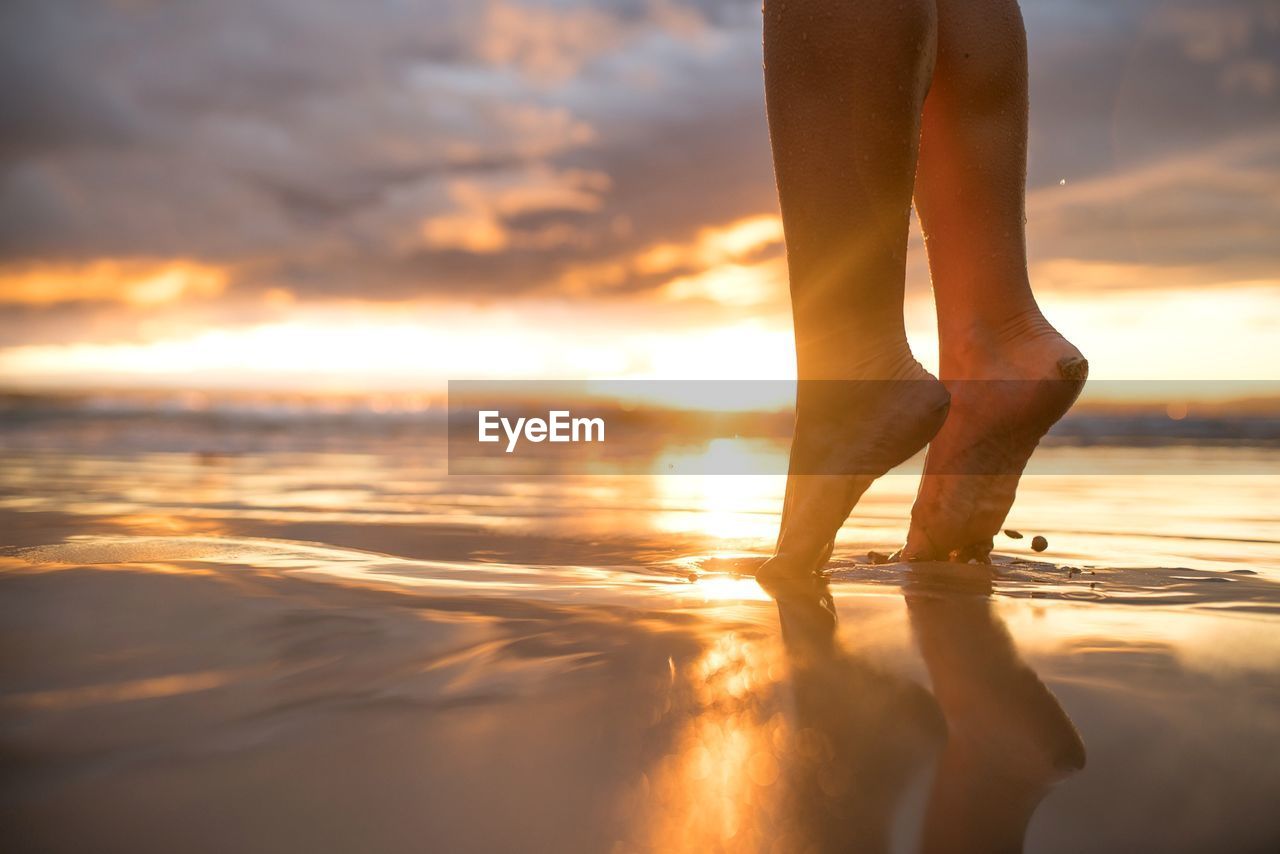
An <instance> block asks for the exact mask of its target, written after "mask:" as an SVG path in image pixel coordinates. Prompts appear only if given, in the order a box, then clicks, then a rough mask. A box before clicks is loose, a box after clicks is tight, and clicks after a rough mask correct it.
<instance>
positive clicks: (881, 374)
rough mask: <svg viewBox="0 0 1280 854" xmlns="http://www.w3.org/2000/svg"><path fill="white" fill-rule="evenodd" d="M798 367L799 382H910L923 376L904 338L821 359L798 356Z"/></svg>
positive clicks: (875, 343)
mask: <svg viewBox="0 0 1280 854" xmlns="http://www.w3.org/2000/svg"><path fill="white" fill-rule="evenodd" d="M798 364H799V369H800V370H799V376H800V379H802V380H898V379H913V378H916V377H917V376H919V375H920V374H921V373H923V372H924V368H922V367H920V363H919V362H918V361H916V358H915V356H914V355H912V353H911V347H910V345H908V344H907V340H906V337H905V336H904V337H902V338H901V339H900V340H889V341H879V342H868V341H865V340H864V341H861V342H859V344H858V346H856V347H854V348H847V349H845V350H844V351H843V352H841V353H838V354H833V355H830V356H824V357H822V358H815V357H812V356H809V357H807V358H806V356H805V355H804V354H801V355H800V358H799V360H798Z"/></svg>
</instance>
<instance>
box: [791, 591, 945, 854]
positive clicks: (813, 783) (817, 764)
mask: <svg viewBox="0 0 1280 854" xmlns="http://www.w3.org/2000/svg"><path fill="white" fill-rule="evenodd" d="M766 589H767V590H768V591H769V593H770V594H771V595H772V596H773V597H774V599H775V600H776V601H777V604H778V618H779V622H780V623H781V625H782V637H783V642H784V643H785V645H786V650H787V660H788V662H789V664H790V669H791V680H792V684H793V686H794V690H795V709H796V721H795V734H794V738H793V742H792V744H791V750H790V751H789V754H790V756H789V762H788V763H787V765H788V768H787V778H786V779H787V783H788V785H787V796H786V797H787V801H786V803H785V804H784V810H783V814H784V815H786V816H788V817H789V819H791V820H792V821H794V823H795V826H794V827H785V828H778V830H779V831H780V832H781V833H783V834H785V837H786V840H787V842H788V844H787V850H797V851H801V850H813V851H824V852H825V851H833V852H834V851H868V852H874V851H885V850H888V847H889V841H890V840H889V831H890V825H891V822H892V819H893V816H894V812H895V808H896V806H897V804H898V801H899V799H900V798H901V796H902V795H903V793H904V791H905V790H906V787H907V786H908V785H909V784H910V782H911V780H912V778H913V777H914V776H915V774H916V772H917V771H919V770H920V769H921V767H922V766H923V765H924V763H925V762H926V760H927V759H928V757H929V756H931V755H933V753H934V752H936V750H937V747H938V745H939V744H940V742H941V740H942V732H943V722H942V720H941V718H940V716H939V715H938V710H937V706H936V704H934V702H933V700H932V699H931V698H930V697H929V694H928V692H927V691H926V690H925V689H924V688H922V687H921V686H920V685H918V684H916V683H914V682H911V681H909V680H907V679H903V678H901V677H897V676H893V675H891V674H889V673H885V672H882V671H880V670H877V669H875V668H874V667H872V666H870V665H869V664H868V663H866V662H864V661H862V660H860V659H859V658H858V657H857V656H855V655H853V654H850V653H849V652H847V651H845V650H843V649H841V647H840V644H839V642H838V640H837V638H836V616H835V606H834V604H833V603H832V600H831V595H830V593H829V592H828V590H827V587H826V583H825V582H824V581H823V580H822V579H819V578H816V577H810V578H798V579H793V580H786V581H781V582H775V583H770V584H768V585H767V586H766Z"/></svg>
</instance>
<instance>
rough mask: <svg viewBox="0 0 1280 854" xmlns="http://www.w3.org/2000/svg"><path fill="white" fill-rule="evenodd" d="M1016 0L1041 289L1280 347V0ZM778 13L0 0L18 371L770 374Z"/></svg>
mask: <svg viewBox="0 0 1280 854" xmlns="http://www.w3.org/2000/svg"><path fill="white" fill-rule="evenodd" d="M1024 13H1025V16H1026V19H1027V26H1028V31H1029V37H1030V47H1031V73H1032V131H1031V163H1030V177H1029V198H1028V240H1029V244H1030V250H1031V255H1032V259H1033V270H1032V275H1033V282H1034V283H1035V284H1036V287H1037V290H1038V294H1039V296H1040V298H1041V301H1042V303H1043V304H1044V306H1045V308H1046V311H1047V313H1048V314H1049V316H1050V318H1051V319H1052V320H1054V321H1055V323H1057V324H1058V325H1059V326H1060V327H1062V328H1063V330H1064V331H1065V332H1067V334H1068V335H1069V336H1070V337H1072V338H1073V339H1074V340H1075V341H1076V342H1077V343H1079V344H1080V345H1081V347H1082V349H1083V350H1084V351H1085V352H1086V353H1087V354H1088V355H1089V356H1090V358H1091V361H1092V363H1093V368H1094V376H1096V377H1102V378H1188V379H1192V378H1194V379H1280V369H1278V368H1277V366H1278V365H1280V335H1277V332H1276V330H1277V329H1280V239H1277V235H1278V234H1280V109H1278V108H1280V65H1278V64H1277V63H1278V58H1280V6H1277V4H1276V3H1275V2H1274V0H1201V1H1200V2H1187V0H1132V2H1115V0H1026V1H1025V2H1024ZM760 29H761V20H760V3H759V0H741V2H739V0H600V2H592V3H584V2H570V0H541V2H506V0H502V2H483V0H378V2H374V0H368V2H351V0H343V2H339V0H220V2H212V1H211V2H165V0H114V2H109V1H108V0H78V2H77V1H76V0H59V1H58V2H53V0H6V2H5V3H4V4H3V6H2V7H0V71H2V72H3V74H4V78H5V80H6V83H5V85H4V87H3V90H0V221H2V222H3V227H2V228H0V252H2V253H3V254H2V257H0V316H2V317H3V319H4V322H3V324H2V325H0V386H3V387H8V388H75V389H83V388H121V389H127V388H137V387H143V388H152V387H162V388H175V389H184V388H197V389H199V388H218V389H264V388H265V389H293V388H301V389H306V390H311V391H326V390H343V391H353V390H365V389H371V390H404V391H413V390H419V389H424V388H435V387H440V386H441V384H442V382H443V381H444V380H445V379H449V378H478V377H516V378H518V377H526V376H528V377H548V378H557V379H558V378H577V377H607V378H614V377H633V376H645V377H650V376H652V377H680V376H696V377H732V378H762V379H772V378H779V377H788V376H790V375H791V373H792V372H793V370H794V362H793V356H792V351H791V338H790V315H789V309H788V303H787V295H786V277H785V264H784V260H783V254H782V242H781V236H782V232H781V226H780V222H779V220H778V218H777V205H776V199H775V196H774V187H773V176H772V170H771V165H770V158H769V145H768V136H767V131H766V126H765V119H764V109H763V91H762V75H761V60H760ZM912 252H913V255H912V261H911V268H910V273H909V297H908V306H907V317H908V325H909V329H910V332H911V337H912V341H913V344H914V345H916V347H917V352H918V354H919V355H920V357H921V359H922V360H923V361H925V362H926V363H927V364H928V363H931V362H932V361H933V360H934V359H935V358H936V354H935V350H936V345H935V344H934V343H933V333H932V329H933V317H932V303H931V301H930V298H929V289H928V273H927V269H926V266H925V263H924V256H923V251H922V248H921V246H920V241H919V235H918V233H917V234H916V235H915V236H914V237H913V249H912Z"/></svg>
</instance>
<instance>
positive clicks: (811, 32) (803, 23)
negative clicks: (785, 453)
mask: <svg viewBox="0 0 1280 854" xmlns="http://www.w3.org/2000/svg"><path fill="white" fill-rule="evenodd" d="M934 18H935V10H934V3H933V0H901V2H898V0H894V2H889V0H860V2H839V0H765V4H764V59H765V95H766V101H767V105H768V112H769V132H770V137H771V140H772V144H773V157H774V169H775V172H776V175H777V181H778V197H779V200H780V203H781V207H782V219H783V224H784V227H785V230H786V240H787V259H788V265H789V270H790V280H791V302H792V312H793V316H794V321H795V332H796V354H797V363H798V366H799V376H800V381H801V388H800V391H799V392H798V394H797V423H796V436H795V440H794V442H793V450H792V467H791V473H792V474H791V476H790V477H789V478H788V484H787V499H786V503H785V506H784V509H783V520H782V528H781V532H780V534H779V538H778V549H777V554H776V555H775V557H774V558H773V559H772V560H771V561H770V562H769V563H768V564H766V565H765V567H764V568H762V572H763V573H764V574H766V575H769V574H773V575H794V574H804V573H808V572H813V571H816V570H817V569H819V568H820V567H821V565H822V564H823V563H824V562H825V561H826V559H827V557H828V556H829V555H830V551H831V548H832V544H833V542H834V538H835V535H836V533H837V532H838V531H839V529H840V526H841V525H842V524H843V523H844V521H845V518H846V517H847V516H848V514H849V512H850V510H852V508H853V505H854V504H855V503H856V502H857V500H858V498H859V497H861V495H862V493H863V492H864V491H865V490H866V488H867V487H868V486H869V485H870V484H871V482H872V481H873V480H874V479H875V478H876V477H878V476H879V475H880V474H883V473H884V472H885V471H887V470H888V469H889V468H892V467H893V466H895V465H897V464H898V463H900V462H902V461H903V460H905V459H907V458H908V457H910V456H911V455H912V454H914V453H915V452H916V451H918V450H919V449H920V448H921V447H923V446H924V443H926V442H927V441H928V440H929V439H930V438H931V437H932V436H933V435H934V434H935V433H936V432H937V430H938V428H939V427H940V426H941V423H942V419H943V418H944V417H945V413H946V405H947V397H946V393H945V390H944V389H943V388H942V387H941V386H940V384H938V382H937V381H936V380H935V379H933V377H931V376H930V375H929V374H928V373H927V372H925V371H924V369H923V368H921V367H920V365H919V363H917V362H916V360H915V359H914V358H913V357H912V355H911V350H910V348H909V347H908V345H907V339H906V333H905V329H904V325H903V318H902V299H903V282H904V277H905V265H906V251H907V226H908V221H909V216H910V207H911V193H912V185H913V181H914V176H915V168H916V155H917V151H918V142H919V137H920V114H921V109H922V105H923V102H924V97H925V92H926V90H927V88H928V85H929V74H930V69H931V66H932V62H933V54H934V29H935V28H934ZM828 381H852V382H847V383H846V382H835V383H829V382H828ZM824 386H825V388H823V387H824ZM873 404H874V405H873ZM886 404H888V405H886ZM873 410H874V411H873ZM802 449H804V450H805V451H806V453H807V456H808V459H809V462H810V463H811V464H808V465H798V464H797V460H798V457H799V456H800V455H801V454H800V451H801V450H802ZM828 449H829V450H830V451H831V454H832V457H831V458H830V459H823V454H824V451H826V450H828ZM815 459H817V464H816V465H813V464H812V463H813V462H814V460H815ZM815 471H823V472H831V473H830V474H815V473H814V472H815Z"/></svg>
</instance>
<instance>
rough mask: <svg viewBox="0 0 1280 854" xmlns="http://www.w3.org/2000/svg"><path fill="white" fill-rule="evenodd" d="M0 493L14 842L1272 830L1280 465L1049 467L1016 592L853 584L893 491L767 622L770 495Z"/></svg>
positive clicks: (219, 480) (100, 457)
mask: <svg viewBox="0 0 1280 854" xmlns="http://www.w3.org/2000/svg"><path fill="white" fill-rule="evenodd" d="M0 473H2V474H3V491H2V492H0V530H3V531H4V535H3V536H4V540H3V543H4V545H5V546H6V548H5V549H4V551H3V554H2V556H0V641H2V643H0V649H2V650H3V653H2V654H0V756H2V757H3V767H4V773H3V786H4V799H3V804H4V806H3V817H2V820H3V824H4V827H5V828H6V831H5V835H6V849H7V850H14V851H84V850H97V851H128V852H147V851H165V852H168V851H176V850H181V851H192V852H200V851H228V850H237V851H308V852H314V851H353V850H361V851H389V852H395V851H423V850H430V851H513V850H519V851H556V852H567V851H591V852H594V851H664V852H666V851H699V852H701V851H716V850H722V851H735V852H737V851H746V852H751V851H796V850H818V851H837V850H847V849H848V848H849V847H851V846H854V845H857V846H859V847H861V848H862V849H863V850H876V849H882V850H902V851H906V850H916V849H918V848H919V846H920V844H921V843H922V841H923V842H924V843H926V844H928V845H932V846H935V847H936V846H941V847H944V848H945V847H950V848H953V849H954V848H956V847H959V846H960V845H962V844H965V843H968V844H971V845H973V846H976V847H979V848H990V847H992V846H996V845H1001V846H1006V847H1008V846H1011V845H1017V844H1018V843H1020V842H1024V841H1025V846H1026V848H1027V850H1031V851H1080V850H1091V851H1130V850H1140V849H1145V850H1161V851H1196V850H1223V851H1228V850H1261V849H1266V848H1268V847H1269V846H1270V845H1271V843H1274V842H1275V841H1277V840H1280V817H1277V815H1276V814H1275V811H1274V809H1273V806H1272V805H1273V802H1274V794H1275V792H1276V791H1278V790H1280V768H1277V766H1276V764H1275V762H1274V761H1273V757H1274V755H1275V751H1276V749H1277V748H1280V632H1277V631H1276V629H1277V627H1278V624H1280V573H1277V554H1280V519H1277V516H1276V514H1275V511H1274V510H1273V509H1272V508H1274V507H1276V506H1280V504H1278V503H1277V502H1275V501H1274V500H1273V499H1274V497H1275V494H1276V490H1277V480H1276V479H1275V478H1273V477H1268V478H1258V477H1249V476H1242V475H1230V476H1225V475H1224V476H1217V475H1213V474H1195V473H1190V472H1188V473H1184V474H1181V475H1177V476H1174V475H1155V474H1153V475H1151V476H1145V477H1141V476H1124V477H1111V478H1103V477H1098V476H1093V477H1072V476H1067V475H1061V476H1058V475H1044V476H1040V477H1033V478H1029V479H1028V481H1027V482H1026V484H1025V485H1024V488H1023V494H1022V497H1021V499H1020V503H1019V505H1018V507H1016V508H1015V513H1014V516H1013V517H1012V518H1011V520H1010V523H1011V525H1013V526H1015V527H1016V528H1017V529H1018V530H1020V531H1024V532H1027V537H1028V538H1027V539H1024V540H1022V541H1015V540H1012V539H1006V540H1004V541H1003V542H1001V543H998V545H997V548H998V551H999V552H1000V557H999V560H998V562H997V564H996V566H994V567H992V568H986V567H977V566H970V567H963V568H958V567H946V566H940V565H938V566H933V565H930V566H924V567H917V568H914V569H913V568H910V567H906V566H904V565H901V564H893V563H889V564H883V565H872V563H871V562H870V561H869V560H868V558H867V553H868V551H881V552H886V553H887V552H889V551H892V548H893V547H894V546H895V545H896V541H897V540H898V539H899V538H900V537H901V535H902V533H903V531H904V530H905V524H904V521H903V520H904V519H905V515H904V514H905V511H906V508H907V507H908V506H909V502H910V495H911V491H912V489H913V487H914V483H913V482H912V481H911V479H909V478H895V477H890V478H887V479H885V481H882V483H881V484H877V486H876V487H875V488H874V489H873V491H872V493H871V494H869V495H868V497H867V499H866V500H865V502H864V505H863V507H862V508H861V511H862V512H861V513H860V514H859V515H858V516H857V517H856V518H855V520H854V521H853V522H851V524H850V525H849V526H848V527H847V529H846V531H845V533H844V535H843V536H842V539H841V541H840V544H839V548H838V550H837V555H836V559H835V560H834V561H833V566H834V572H833V578H832V581H831V584H830V590H829V600H827V599H824V598H823V594H822V592H821V591H803V590H802V591H800V592H798V593H794V594H793V593H786V592H785V591H784V594H783V595H782V596H781V598H780V599H779V600H778V601H775V600H774V599H773V598H771V597H770V595H769V594H768V593H766V592H765V591H764V590H763V589H762V588H761V587H760V586H759V585H758V584H756V582H755V581H754V580H753V579H751V578H750V577H749V575H744V573H749V571H750V569H751V567H752V566H754V565H755V564H756V563H758V561H759V559H760V558H761V557H762V556H763V555H764V554H765V553H767V550H768V545H769V539H770V538H771V536H772V533H773V530H772V528H773V526H774V525H775V524H776V516H775V515H774V513H775V512H776V504H775V503H774V502H776V500H777V496H778V493H779V491H780V488H781V484H780V482H779V480H778V479H775V478H761V479H752V478H617V479H610V478H590V477H583V478H561V479H541V480H539V479H529V480H527V481H520V482H513V481H498V480H495V479H492V478H462V479H456V478H448V477H446V476H444V475H443V473H442V471H441V469H440V464H439V456H438V454H435V452H434V451H433V449H430V448H416V449H409V448H403V449H400V451H399V452H397V453H396V454H386V453H382V452H378V453H373V452H366V453H358V454H344V453H338V452H332V451H329V452H324V453H310V452H308V453H298V452H295V451H290V450H288V449H284V450H280V449H269V450H263V451H259V452H246V453H237V454H234V455H227V456H213V457H210V456H208V455H199V454H184V453H177V452H173V453H143V452H128V453H124V452H115V453H107V452H103V451H102V450H101V449H90V450H89V451H85V450H76V451H68V450H66V449H62V450H49V449H44V450H37V449H27V448H20V449H13V448H10V449H9V450H8V451H6V452H5V453H3V454H0ZM1032 532H1034V533H1035V534H1037V535H1042V536H1045V537H1047V539H1048V541H1049V543H1050V547H1049V548H1048V550H1047V551H1045V552H1044V553H1043V554H1035V553H1033V552H1032V551H1031V546H1030V542H1029V540H1030V535H1031V533H1032ZM775 592H777V591H775ZM833 614H834V617H833Z"/></svg>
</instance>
